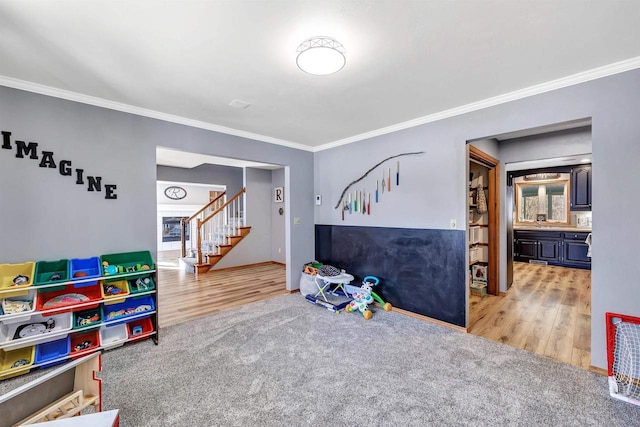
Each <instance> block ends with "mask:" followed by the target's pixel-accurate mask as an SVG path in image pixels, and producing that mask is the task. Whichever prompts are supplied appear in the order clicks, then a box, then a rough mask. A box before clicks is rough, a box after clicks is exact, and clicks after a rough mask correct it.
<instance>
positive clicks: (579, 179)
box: [570, 165, 592, 211]
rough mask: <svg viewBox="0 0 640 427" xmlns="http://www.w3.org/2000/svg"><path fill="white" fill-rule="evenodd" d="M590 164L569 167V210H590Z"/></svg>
mask: <svg viewBox="0 0 640 427" xmlns="http://www.w3.org/2000/svg"><path fill="white" fill-rule="evenodd" d="M591 178H592V176H591V165H584V166H574V167H573V168H572V169H571V183H570V186H571V210H572V211H590V210H591Z"/></svg>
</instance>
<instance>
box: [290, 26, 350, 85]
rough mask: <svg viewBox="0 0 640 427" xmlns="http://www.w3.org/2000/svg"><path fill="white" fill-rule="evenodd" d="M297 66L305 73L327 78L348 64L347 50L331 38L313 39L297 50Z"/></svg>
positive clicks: (302, 44) (304, 42)
mask: <svg viewBox="0 0 640 427" xmlns="http://www.w3.org/2000/svg"><path fill="white" fill-rule="evenodd" d="M296 52H297V56H296V64H297V65H298V68H300V69H301V70H302V71H304V72H305V73H309V74H314V75H316V76H325V75H327V74H333V73H335V72H338V71H340V70H341V69H342V67H344V64H345V63H346V62H347V58H346V56H345V54H346V50H345V48H344V46H342V44H341V43H340V42H339V41H337V40H335V39H333V38H331V37H324V36H321V37H311V38H308V39H307V40H305V41H303V42H302V43H301V44H300V46H298V49H297V51H296Z"/></svg>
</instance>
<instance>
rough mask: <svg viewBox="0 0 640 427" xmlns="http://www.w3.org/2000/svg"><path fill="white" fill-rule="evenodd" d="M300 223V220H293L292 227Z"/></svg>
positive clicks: (296, 218)
mask: <svg viewBox="0 0 640 427" xmlns="http://www.w3.org/2000/svg"><path fill="white" fill-rule="evenodd" d="M300 222H301V221H300V218H298V217H295V218H293V225H300Z"/></svg>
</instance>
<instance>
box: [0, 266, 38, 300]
mask: <svg viewBox="0 0 640 427" xmlns="http://www.w3.org/2000/svg"><path fill="white" fill-rule="evenodd" d="M35 268H36V263H35V262H34V261H29V262H23V263H21V264H0V291H6V290H7V289H21V288H27V287H29V286H31V285H32V284H33V279H34V276H35ZM26 294H27V293H26V292H25V291H17V292H2V293H0V298H9V297H16V296H22V295H26Z"/></svg>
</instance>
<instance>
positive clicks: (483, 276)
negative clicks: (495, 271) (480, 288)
mask: <svg viewBox="0 0 640 427" xmlns="http://www.w3.org/2000/svg"><path fill="white" fill-rule="evenodd" d="M471 280H472V281H473V282H476V283H487V266H486V265H474V266H472V267H471Z"/></svg>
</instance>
